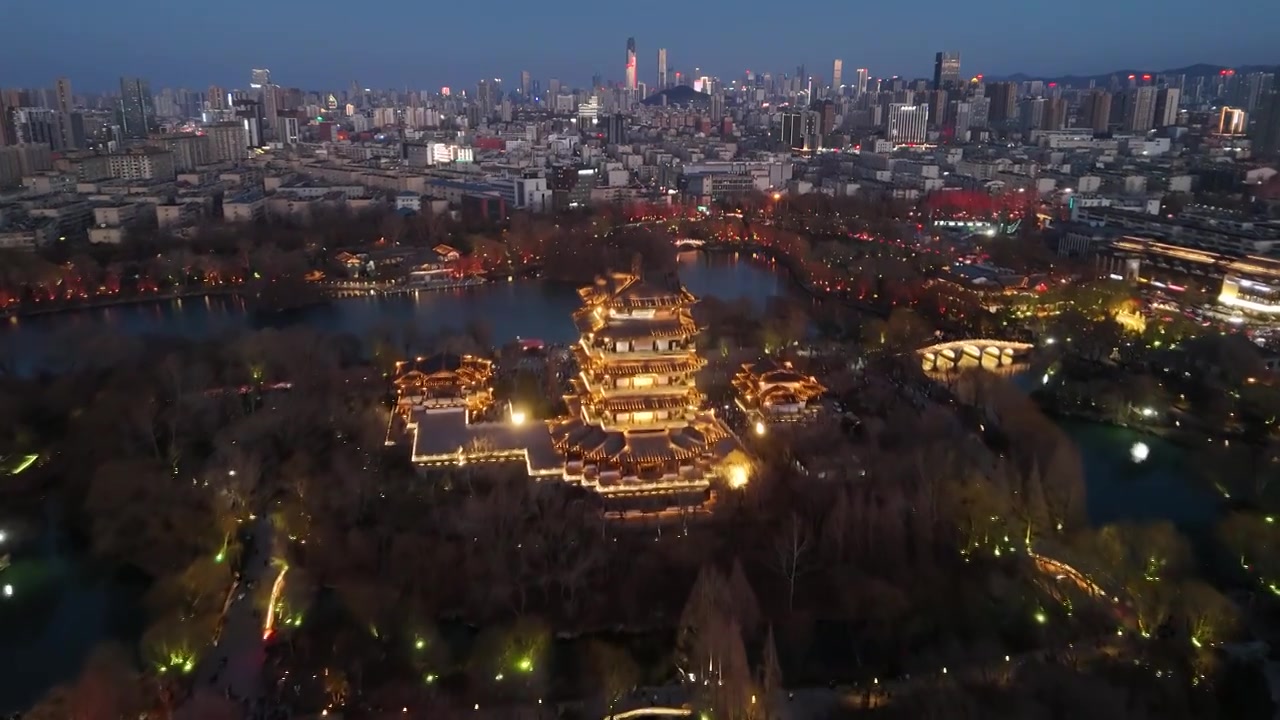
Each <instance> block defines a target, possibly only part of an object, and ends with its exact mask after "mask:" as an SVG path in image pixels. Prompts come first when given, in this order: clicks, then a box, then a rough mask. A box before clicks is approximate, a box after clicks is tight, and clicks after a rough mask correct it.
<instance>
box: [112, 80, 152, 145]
mask: <svg viewBox="0 0 1280 720" xmlns="http://www.w3.org/2000/svg"><path fill="white" fill-rule="evenodd" d="M120 129H121V130H122V131H123V133H124V136H125V137H127V138H145V137H146V136H147V133H149V132H151V131H152V130H155V129H156V111H155V105H154V104H153V103H152V99H151V85H150V84H149V83H147V81H146V80H143V79H141V78H134V77H122V78H120Z"/></svg>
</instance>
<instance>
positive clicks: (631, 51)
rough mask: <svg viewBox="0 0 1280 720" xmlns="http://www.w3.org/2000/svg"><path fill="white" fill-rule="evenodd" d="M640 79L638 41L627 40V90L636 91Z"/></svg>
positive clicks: (633, 39)
mask: <svg viewBox="0 0 1280 720" xmlns="http://www.w3.org/2000/svg"><path fill="white" fill-rule="evenodd" d="M638 82H639V79H638V78H637V77H636V39H635V38H633V37H630V38H627V89H628V90H635V89H636V87H637V83H638Z"/></svg>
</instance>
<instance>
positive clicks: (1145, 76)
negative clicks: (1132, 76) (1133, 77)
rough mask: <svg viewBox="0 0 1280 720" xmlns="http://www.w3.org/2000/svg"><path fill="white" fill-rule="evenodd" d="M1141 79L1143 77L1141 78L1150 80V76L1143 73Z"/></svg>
mask: <svg viewBox="0 0 1280 720" xmlns="http://www.w3.org/2000/svg"><path fill="white" fill-rule="evenodd" d="M1142 79H1143V80H1150V79H1151V76H1150V75H1143V76H1142Z"/></svg>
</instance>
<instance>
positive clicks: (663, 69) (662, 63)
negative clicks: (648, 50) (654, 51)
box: [658, 48, 668, 92]
mask: <svg viewBox="0 0 1280 720" xmlns="http://www.w3.org/2000/svg"><path fill="white" fill-rule="evenodd" d="M667 87H668V86H667V49H666V48H658V91H659V92H661V91H663V90H666V89H667Z"/></svg>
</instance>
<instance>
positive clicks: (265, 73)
mask: <svg viewBox="0 0 1280 720" xmlns="http://www.w3.org/2000/svg"><path fill="white" fill-rule="evenodd" d="M270 84H271V71H270V70H267V69H265V68H264V69H255V70H253V71H252V72H251V73H249V87H251V88H253V89H254V90H258V89H261V88H264V87H266V86H268V85H270Z"/></svg>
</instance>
